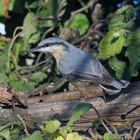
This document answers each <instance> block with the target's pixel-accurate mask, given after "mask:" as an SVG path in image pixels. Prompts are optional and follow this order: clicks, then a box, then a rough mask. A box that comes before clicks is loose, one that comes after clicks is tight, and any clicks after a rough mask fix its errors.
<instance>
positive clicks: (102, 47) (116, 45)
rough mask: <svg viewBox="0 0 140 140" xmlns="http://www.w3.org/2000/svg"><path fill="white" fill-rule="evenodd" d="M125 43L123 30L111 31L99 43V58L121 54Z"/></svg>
mask: <svg viewBox="0 0 140 140" xmlns="http://www.w3.org/2000/svg"><path fill="white" fill-rule="evenodd" d="M124 43H125V38H124V34H123V32H122V31H120V30H118V31H109V32H108V33H107V34H106V35H105V37H103V39H102V40H101V41H100V44H99V58H101V59H105V58H108V57H110V56H114V55H116V54H119V53H120V52H121V50H122V48H123V45H124Z"/></svg>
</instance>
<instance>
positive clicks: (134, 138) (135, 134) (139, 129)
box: [132, 127, 140, 140]
mask: <svg viewBox="0 0 140 140" xmlns="http://www.w3.org/2000/svg"><path fill="white" fill-rule="evenodd" d="M139 131H140V127H138V128H137V129H136V131H135V132H134V135H133V138H132V140H136V136H137V134H138V132H139Z"/></svg>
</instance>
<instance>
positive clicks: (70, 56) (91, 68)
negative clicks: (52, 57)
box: [59, 43, 109, 76]
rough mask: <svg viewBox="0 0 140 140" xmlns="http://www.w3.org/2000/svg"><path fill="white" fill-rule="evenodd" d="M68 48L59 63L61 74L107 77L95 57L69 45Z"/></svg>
mask: <svg viewBox="0 0 140 140" xmlns="http://www.w3.org/2000/svg"><path fill="white" fill-rule="evenodd" d="M68 46H69V47H67V48H66V51H65V52H64V55H63V56H62V58H61V60H60V63H59V69H60V72H61V73H62V74H64V75H67V74H70V73H72V72H75V71H76V72H79V73H85V74H88V75H90V74H91V75H95V76H102V75H103V73H105V74H106V75H109V73H108V72H107V71H106V69H105V68H104V67H103V66H102V65H101V63H100V62H99V61H98V60H97V59H96V58H95V57H93V56H91V55H90V54H88V53H87V52H85V51H82V50H80V49H78V48H76V47H74V46H73V45H71V44H69V43H68Z"/></svg>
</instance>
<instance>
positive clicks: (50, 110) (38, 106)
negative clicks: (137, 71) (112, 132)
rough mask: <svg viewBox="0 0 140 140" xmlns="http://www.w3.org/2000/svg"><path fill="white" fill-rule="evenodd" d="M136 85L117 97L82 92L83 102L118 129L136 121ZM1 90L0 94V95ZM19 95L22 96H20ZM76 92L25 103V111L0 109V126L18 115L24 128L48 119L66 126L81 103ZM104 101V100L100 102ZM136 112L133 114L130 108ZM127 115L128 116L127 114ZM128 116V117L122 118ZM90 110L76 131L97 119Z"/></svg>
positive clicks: (138, 99) (94, 89)
mask: <svg viewBox="0 0 140 140" xmlns="http://www.w3.org/2000/svg"><path fill="white" fill-rule="evenodd" d="M139 85H140V82H135V83H132V84H131V85H130V86H129V87H128V88H127V89H125V90H123V91H122V92H121V93H120V94H119V95H117V96H110V97H109V96H106V95H104V93H103V91H102V89H101V88H100V87H98V86H95V85H94V86H89V87H86V88H83V90H82V94H84V102H89V103H91V104H92V105H93V106H94V107H95V108H96V110H97V111H98V113H99V115H100V117H101V118H103V119H107V120H110V121H111V123H113V124H115V125H118V126H119V125H121V124H122V123H124V124H125V123H126V122H127V121H128V120H130V121H134V120H136V119H139V118H140V109H139V105H140V94H139V90H140V86H139ZM1 93H2V90H0V94H1ZM22 95H23V94H22ZM80 97H81V93H80V92H79V91H70V92H66V93H65V92H63V93H57V94H53V95H43V96H39V97H31V98H28V99H27V106H28V107H27V108H22V107H20V105H16V106H15V105H14V108H13V106H11V105H10V106H7V105H4V104H1V106H0V125H3V124H6V123H8V122H13V121H18V120H19V118H18V117H17V114H19V115H20V116H21V117H22V118H23V119H24V120H25V122H26V123H27V124H34V123H41V122H42V121H43V120H46V119H48V118H57V119H59V120H60V121H62V122H67V121H68V120H69V118H70V116H71V115H72V112H73V110H74V108H75V107H76V105H77V104H78V103H80V102H82V100H81V99H80ZM103 97H105V100H104V98H103ZM136 106H137V108H136V109H135V110H134V111H130V110H132V109H133V108H134V107H136ZM129 111H130V112H129ZM127 112H128V115H126V116H125V115H124V114H125V113H127ZM98 117H99V116H97V113H96V112H95V110H94V109H91V110H90V111H89V112H87V113H86V114H85V115H84V116H82V117H81V119H80V120H79V121H78V123H77V129H87V128H88V127H89V126H90V125H91V124H92V121H93V120H94V119H95V118H98Z"/></svg>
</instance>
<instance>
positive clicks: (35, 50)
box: [30, 47, 39, 52]
mask: <svg viewBox="0 0 140 140" xmlns="http://www.w3.org/2000/svg"><path fill="white" fill-rule="evenodd" d="M38 51H39V50H38V48H37V47H36V48H33V49H31V50H30V52H38Z"/></svg>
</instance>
